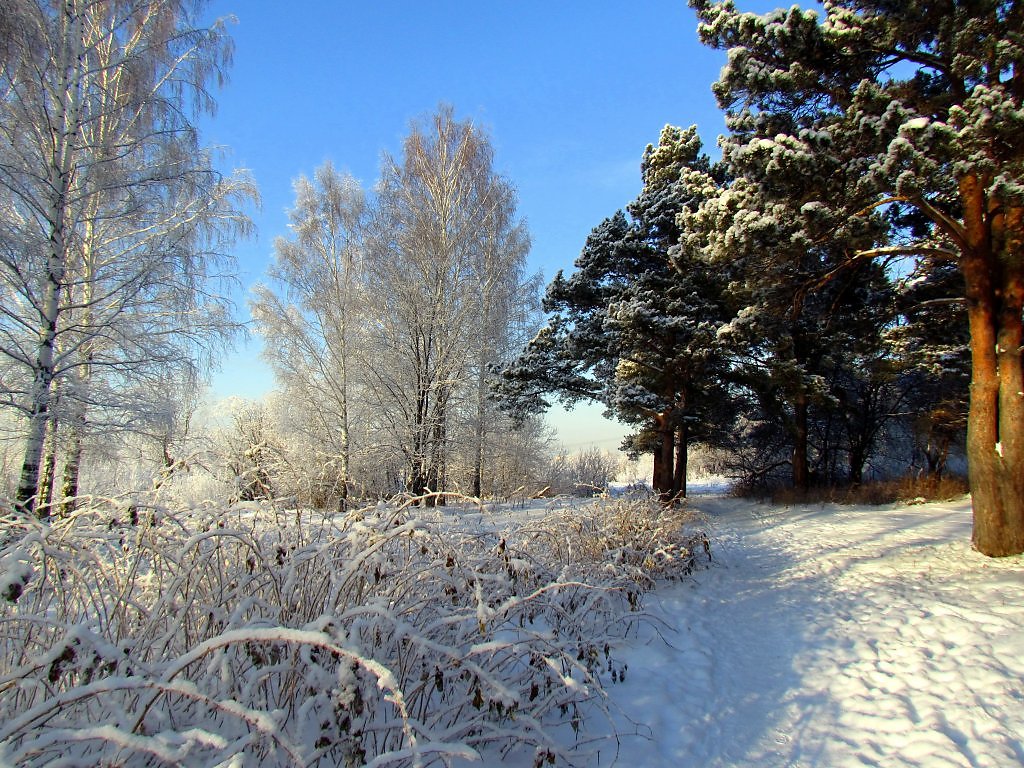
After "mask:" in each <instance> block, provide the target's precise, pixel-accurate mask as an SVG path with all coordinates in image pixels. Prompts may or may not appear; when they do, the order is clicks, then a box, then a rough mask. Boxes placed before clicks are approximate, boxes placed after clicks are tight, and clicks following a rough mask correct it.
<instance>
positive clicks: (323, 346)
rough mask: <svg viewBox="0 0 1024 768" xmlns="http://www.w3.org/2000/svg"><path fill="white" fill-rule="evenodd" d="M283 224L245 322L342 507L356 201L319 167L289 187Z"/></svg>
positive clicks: (355, 320) (352, 396)
mask: <svg viewBox="0 0 1024 768" xmlns="http://www.w3.org/2000/svg"><path fill="white" fill-rule="evenodd" d="M289 219H290V228H291V231H292V234H291V236H290V237H281V238H278V239H277V240H276V241H275V243H274V253H275V262H274V264H273V266H272V267H271V269H270V278H271V281H272V284H271V286H258V287H257V288H256V297H255V300H254V302H253V305H252V309H253V316H254V317H255V319H256V322H257V326H258V328H259V330H260V333H261V334H262V335H263V337H264V339H265V340H266V347H265V349H266V352H265V354H266V356H267V359H268V361H269V362H270V364H271V365H272V366H273V368H274V371H275V374H276V375H277V378H278V381H279V382H281V384H282V385H283V387H284V389H285V392H286V397H287V400H288V402H289V403H290V404H291V405H292V406H293V408H294V409H296V410H301V411H302V412H303V414H302V415H303V421H304V422H305V423H307V424H308V425H309V428H310V429H311V431H312V432H314V433H315V434H316V435H317V437H318V441H319V442H320V443H321V444H323V445H324V446H325V455H324V456H323V457H321V459H322V463H325V464H326V463H331V464H333V465H334V466H335V467H336V471H337V484H336V485H337V494H338V497H339V499H340V500H341V502H342V503H344V500H345V499H346V498H347V496H348V487H349V485H350V483H351V463H352V462H351V459H352V450H353V438H352V424H353V420H352V414H353V410H354V408H355V407H356V405H357V403H358V402H359V398H358V395H357V391H358V388H359V382H360V379H361V376H360V373H359V371H358V368H357V366H358V357H357V355H356V352H355V350H356V349H357V348H358V347H359V344H360V336H361V335H362V334H361V332H362V327H363V323H364V322H365V321H366V313H365V307H364V305H363V303H362V298H361V297H362V295H363V290H362V284H363V282H364V280H365V269H364V264H365V258H364V239H365V228H366V219H367V206H366V199H365V195H364V193H363V190H362V188H361V187H360V186H359V184H358V182H356V180H355V179H353V178H351V177H348V176H343V175H341V174H339V173H338V172H337V171H336V170H335V169H334V167H333V166H332V165H331V164H330V163H326V164H324V165H323V166H321V167H320V168H318V169H317V171H316V173H315V174H314V177H313V179H312V180H310V179H308V178H306V177H300V178H299V179H298V180H297V181H296V182H295V207H294V209H293V210H292V211H291V213H290V214H289ZM307 406H311V407H307Z"/></svg>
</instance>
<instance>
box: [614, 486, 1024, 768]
mask: <svg viewBox="0 0 1024 768" xmlns="http://www.w3.org/2000/svg"><path fill="white" fill-rule="evenodd" d="M694 506H696V507H697V508H699V509H700V510H701V511H703V512H704V513H705V514H706V515H707V516H708V519H709V520H711V521H713V523H714V530H713V532H712V541H713V542H714V553H715V557H716V563H715V565H714V566H713V567H712V568H711V569H710V570H707V571H703V572H699V573H698V574H696V576H695V578H694V580H692V581H690V582H684V583H681V584H677V585H673V586H671V587H663V588H661V589H659V590H658V592H657V593H656V595H654V596H649V597H648V601H649V604H648V607H649V608H650V609H651V610H653V612H654V614H655V616H656V617H658V618H660V619H661V620H662V621H663V622H664V623H665V626H666V627H668V629H666V628H664V627H662V628H660V629H659V631H657V632H655V631H653V630H648V631H646V632H644V633H643V634H642V635H641V636H640V637H638V638H636V639H634V640H632V641H630V643H629V644H628V646H627V647H625V648H623V649H622V657H623V658H625V659H626V661H627V662H628V669H629V674H628V677H627V679H626V682H625V683H622V684H618V685H612V686H609V692H610V695H611V697H612V702H613V704H614V705H615V706H616V707H617V708H618V710H619V712H620V714H619V716H618V717H619V720H618V725H619V727H620V728H621V729H622V730H623V731H629V732H632V733H634V734H636V735H634V736H631V737H625V738H624V739H623V740H622V746H621V748H620V755H621V756H620V759H619V764H623V765H629V766H631V767H635V768H642V767H643V766H668V765H699V766H704V767H706V768H712V767H714V766H721V767H724V766H751V765H756V766H768V767H770V766H780V767H782V766H793V767H794V768H795V767H797V766H799V767H804V766H806V767H810V766H828V767H829V768H840V767H842V766H851V767H852V766H858V767H861V766H886V767H887V768H888V767H899V766H906V767H908V768H909V767H917V766H921V767H922V768H930V767H932V766H976V767H978V768H983V767H987V766H993V767H994V766H1011V765H1024V741H1022V739H1024V706H1022V699H1024V684H1022V682H1021V681H1022V680H1024V603H1022V601H1021V600H1020V595H1021V593H1022V587H1024V560H1022V558H1020V557H1015V558H1007V559H1002V560H992V559H988V558H985V557H983V556H982V555H979V554H978V553H976V552H973V551H972V550H971V549H970V544H969V542H970V505H969V502H968V501H961V502H957V503H953V504H929V505H921V506H913V507H906V508H892V507H885V508H879V507H866V508H852V507H834V506H825V507H817V506H813V507H810V506H809V507H794V508H772V507H767V506H762V505H756V504H753V503H749V502H744V501H740V500H736V499H728V498H723V497H707V498H700V499H697V500H696V501H695V503H694Z"/></svg>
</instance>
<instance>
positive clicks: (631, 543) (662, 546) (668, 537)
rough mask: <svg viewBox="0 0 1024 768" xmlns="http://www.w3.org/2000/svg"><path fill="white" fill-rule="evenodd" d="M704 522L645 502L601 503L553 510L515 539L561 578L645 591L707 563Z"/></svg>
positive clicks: (680, 508)
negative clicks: (612, 582) (630, 585)
mask: <svg viewBox="0 0 1024 768" xmlns="http://www.w3.org/2000/svg"><path fill="white" fill-rule="evenodd" d="M701 523H702V521H701V520H700V518H699V517H698V516H697V515H696V514H695V513H694V512H692V511H690V510H689V509H687V508H686V507H685V506H666V505H664V504H662V503H661V502H659V501H658V500H656V499H654V498H652V497H650V496H645V497H641V498H622V499H616V500H602V501H599V502H595V503H592V504H587V505H586V506H583V507H579V508H577V509H575V510H573V513H572V514H571V515H569V514H565V513H564V512H562V511H561V510H555V511H554V512H552V513H551V514H549V515H547V516H546V517H545V518H544V519H543V520H541V521H539V522H538V523H536V524H534V525H531V526H529V527H525V528H523V529H522V530H520V531H519V532H518V534H517V536H518V537H519V538H518V539H517V541H518V543H519V544H520V545H521V546H522V547H523V548H524V549H528V550H529V551H531V552H534V553H537V552H541V553H542V554H541V557H543V558H544V559H545V560H546V561H547V562H552V563H555V562H557V563H561V564H562V569H561V573H562V574H563V575H568V574H569V573H573V577H574V578H579V579H582V580H586V581H590V582H595V583H596V582H598V581H601V580H605V579H614V580H615V581H616V583H622V581H628V582H632V583H634V584H636V585H637V586H639V587H641V588H643V589H650V588H653V587H654V585H655V583H656V581H658V580H660V579H682V578H685V577H687V576H689V575H690V574H692V573H693V571H694V570H695V569H696V568H699V567H702V566H703V565H705V564H706V563H707V562H709V561H710V560H711V543H710V541H709V540H708V538H707V535H706V533H705V532H704V530H703V526H702V525H701Z"/></svg>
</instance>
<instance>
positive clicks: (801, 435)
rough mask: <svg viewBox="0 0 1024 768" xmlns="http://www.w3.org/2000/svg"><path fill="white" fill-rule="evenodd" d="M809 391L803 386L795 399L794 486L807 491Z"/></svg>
mask: <svg viewBox="0 0 1024 768" xmlns="http://www.w3.org/2000/svg"><path fill="white" fill-rule="evenodd" d="M809 486H810V476H809V473H808V471H807V392H806V391H805V390H804V389H803V388H801V389H800V391H799V392H798V393H797V395H796V398H795V399H794V401H793V488H794V489H796V490H798V491H802V492H803V493H806V492H807V489H808V488H809Z"/></svg>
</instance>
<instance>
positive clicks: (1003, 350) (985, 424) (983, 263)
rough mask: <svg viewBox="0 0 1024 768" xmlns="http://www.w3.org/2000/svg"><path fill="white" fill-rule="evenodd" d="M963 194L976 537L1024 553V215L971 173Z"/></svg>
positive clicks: (987, 549) (991, 548)
mask: <svg viewBox="0 0 1024 768" xmlns="http://www.w3.org/2000/svg"><path fill="white" fill-rule="evenodd" d="M960 193H961V200H962V201H963V202H964V225H965V233H966V241H967V242H966V246H965V247H964V249H963V255H962V256H961V261H960V269H961V271H962V273H963V276H964V281H965V284H966V294H967V313H968V322H969V324H970V331H971V400H970V408H969V410H968V414H967V462H968V476H969V479H970V485H971V497H972V505H973V508H974V533H973V537H972V538H973V542H974V547H975V548H976V549H977V550H978V551H979V552H981V553H982V554H985V555H989V556H991V557H1001V556H1006V555H1016V554H1020V553H1021V552H1024V470H1022V468H1024V371H1022V360H1021V356H1022V348H1021V344H1022V342H1024V323H1022V317H1021V312H1022V309H1024V261H1022V256H1024V253H1022V252H1024V248H1022V242H1021V232H1022V229H1024V228H1022V226H1021V224H1022V221H1021V219H1022V215H1021V210H1020V209H1013V208H1011V209H1009V211H1008V212H1005V213H999V212H996V211H994V210H986V205H985V198H984V194H983V185H982V182H981V181H980V180H979V179H977V178H975V177H973V176H967V177H965V178H963V179H961V180H960ZM988 222H991V224H990V225H988V226H991V230H990V229H989V228H988V226H987V224H988ZM1007 233H1010V235H1007Z"/></svg>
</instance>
